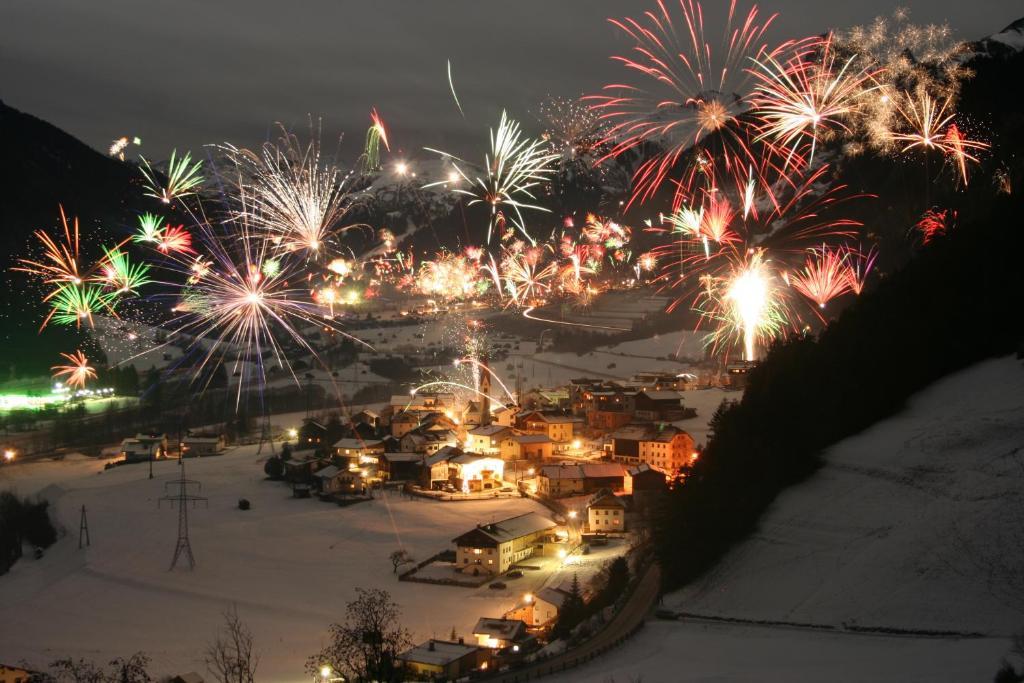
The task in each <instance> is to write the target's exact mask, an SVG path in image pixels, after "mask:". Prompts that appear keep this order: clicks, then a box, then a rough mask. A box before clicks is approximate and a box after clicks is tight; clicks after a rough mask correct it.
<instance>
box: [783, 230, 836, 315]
mask: <svg viewBox="0 0 1024 683" xmlns="http://www.w3.org/2000/svg"><path fill="white" fill-rule="evenodd" d="M847 253H848V252H847V251H846V250H844V249H829V248H828V247H826V246H825V245H824V244H823V245H821V248H820V249H817V250H814V251H813V253H812V254H811V255H808V257H807V261H806V263H805V264H804V267H803V269H801V270H798V271H796V272H793V273H790V274H789V281H790V284H791V285H792V286H793V289H795V290H796V291H798V292H800V293H801V294H803V295H804V296H805V297H807V298H808V299H810V300H811V301H813V302H814V303H816V304H818V308H825V305H826V304H827V303H828V302H829V301H831V300H832V299H835V298H838V297H840V296H842V295H843V294H846V293H847V292H849V291H850V290H851V273H850V266H849V265H848V264H847V263H846V258H847Z"/></svg>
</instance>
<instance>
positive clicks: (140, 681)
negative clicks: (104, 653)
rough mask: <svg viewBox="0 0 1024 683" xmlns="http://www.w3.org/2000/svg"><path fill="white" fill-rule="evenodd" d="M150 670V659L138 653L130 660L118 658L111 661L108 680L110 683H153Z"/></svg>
mask: <svg viewBox="0 0 1024 683" xmlns="http://www.w3.org/2000/svg"><path fill="white" fill-rule="evenodd" d="M148 669H149V657H147V656H146V655H144V654H142V653H141V652H136V653H135V654H133V655H132V656H131V657H129V658H128V659H125V658H124V657H118V658H117V659H112V660H110V671H109V672H108V673H107V680H108V681H110V683H152V680H153V679H152V678H150V676H149V671H148Z"/></svg>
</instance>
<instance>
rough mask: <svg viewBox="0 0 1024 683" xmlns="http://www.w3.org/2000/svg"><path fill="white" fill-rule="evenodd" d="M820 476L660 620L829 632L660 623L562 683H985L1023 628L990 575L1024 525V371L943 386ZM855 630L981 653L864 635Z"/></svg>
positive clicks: (679, 596) (982, 374)
mask: <svg viewBox="0 0 1024 683" xmlns="http://www.w3.org/2000/svg"><path fill="white" fill-rule="evenodd" d="M794 428H797V429H798V428H799V422H798V421H794ZM826 461H827V464H826V465H825V466H824V467H823V469H822V470H821V471H820V472H819V473H817V474H816V475H815V476H814V477H812V479H811V480H809V481H807V482H806V483H804V484H802V485H799V486H797V487H794V488H793V489H791V490H789V491H787V492H785V493H784V494H783V495H782V496H780V497H779V499H778V500H777V501H776V503H775V504H774V505H773V506H772V508H771V509H770V510H769V512H768V514H767V515H766V517H765V519H764V520H763V522H762V524H761V527H760V530H759V531H758V533H757V534H756V535H755V536H754V537H753V538H751V539H750V540H748V541H747V542H745V543H743V544H741V545H740V546H739V547H738V548H737V549H735V550H734V551H733V552H732V553H730V554H729V555H728V556H727V557H726V558H725V560H724V561H723V562H722V563H721V564H720V565H719V566H718V567H717V568H716V569H715V570H713V571H712V572H711V573H710V575H708V576H706V577H704V578H703V580H701V581H699V582H697V583H695V584H693V585H690V586H688V587H687V588H685V589H683V590H681V591H678V592H676V593H673V594H670V595H668V596H666V597H665V600H664V605H663V607H664V608H667V609H673V610H678V611H685V612H688V613H691V614H697V615H703V616H714V617H727V618H732V619H747V620H773V621H781V622H791V623H794V622H799V623H804V624H817V625H821V626H824V627H831V629H832V631H831V632H830V631H825V630H823V631H814V630H805V629H797V628H789V627H778V626H773V627H768V626H755V625H731V624H722V623H713V622H707V621H701V620H690V621H683V622H655V623H653V624H649V626H648V628H647V629H645V631H644V632H643V634H642V635H641V636H639V637H637V638H635V639H634V640H633V641H631V642H630V643H629V644H628V645H626V646H625V647H623V648H622V649H620V650H618V651H616V652H615V653H614V654H612V655H610V656H609V657H608V658H607V659H600V660H598V661H597V662H595V663H594V664H593V665H592V666H590V667H586V668H583V669H579V670H577V671H575V672H573V673H572V674H571V675H569V674H567V675H566V676H564V677H562V678H560V679H559V680H565V681H568V680H572V681H608V680H611V679H614V680H619V681H629V680H634V678H633V677H637V676H642V678H643V680H644V681H645V683H651V682H654V681H688V680H714V681H746V680H770V681H787V680H830V681H864V680H872V681H875V680H891V681H897V680H899V681H910V680H915V681H916V680H921V681H925V680H926V681H930V682H934V681H965V680H991V676H992V674H993V673H994V671H995V669H996V668H997V667H998V664H999V660H1000V658H1001V657H1003V656H1004V654H1005V653H1006V651H1007V650H1008V641H1007V639H1006V636H1007V635H1008V634H1011V633H1013V632H1015V631H1017V630H1019V629H1020V627H1021V623H1022V621H1024V615H1021V613H1020V612H1018V611H1015V610H1014V609H1013V608H1012V607H1011V606H1009V605H1007V604H1005V603H1004V602H1003V601H1002V600H1000V599H999V598H997V597H995V596H994V595H993V593H992V592H991V591H990V590H989V587H988V585H987V582H986V578H987V569H986V568H985V564H986V559H987V558H988V557H990V556H989V555H987V550H986V548H991V547H992V546H994V545H997V544H999V539H1000V538H1003V537H1004V533H1005V531H1004V530H1002V529H1001V528H1000V523H1001V522H1000V520H1003V521H1005V520H1006V517H1005V514H1004V513H1005V511H1006V510H1011V511H1012V510H1016V511H1018V515H1019V518H1020V521H1024V499H1022V498H1024V494H1022V490H1024V487H1022V484H1024V467H1022V464H1024V368H1022V367H1021V364H1020V362H1019V361H1016V360H1013V359H1009V358H1005V359H999V360H992V361H988V362H985V363H981V364H979V365H977V366H974V367H972V368H970V369H968V370H965V371H963V372H960V373H957V374H955V375H953V376H950V377H948V378H946V379H944V380H942V381H940V382H938V383H936V384H935V385H933V386H932V387H930V388H928V389H926V390H925V391H923V392H921V393H920V394H919V395H917V396H916V397H914V399H913V400H912V401H911V402H910V405H909V407H908V409H907V410H906V411H905V412H903V413H902V414H900V415H898V416H896V417H894V418H891V419H889V420H886V421H884V422H882V423H879V424H877V425H875V426H874V427H872V428H871V429H868V430H867V431H865V432H863V433H862V434H859V435H857V436H855V437H852V438H850V439H847V440H845V441H843V442H841V443H839V444H837V445H836V446H834V447H833V448H831V449H830V450H829V451H828V453H827V455H826ZM1003 529H1005V527H1003ZM999 545H1000V547H1001V548H1002V550H1003V552H1011V553H1012V552H1016V553H1018V554H1022V553H1024V550H1022V548H1020V547H1019V545H1018V546H1017V547H1010V548H1005V547H1004V546H1005V545H1006V544H999ZM1021 559H1022V558H1020V557H1018V558H1017V560H1018V561H1020V560H1021ZM1022 597H1024V596H1022ZM851 625H857V626H860V627H883V628H884V627H887V628H900V629H909V630H918V631H921V630H934V631H938V630H942V631H955V632H979V633H981V634H984V635H985V636H986V637H982V638H952V639H951V638H921V637H909V636H881V635H864V634H859V633H856V632H853V631H851V630H848V629H847V628H846V627H848V626H851Z"/></svg>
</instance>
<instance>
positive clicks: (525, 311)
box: [523, 306, 629, 332]
mask: <svg viewBox="0 0 1024 683" xmlns="http://www.w3.org/2000/svg"><path fill="white" fill-rule="evenodd" d="M535 308H536V306H530V307H528V308H524V309H523V317H524V318H526V319H527V320H535V321H537V322H542V323H552V324H553V325H566V326H568V327H590V328H593V329H598V330H615V331H616V332H629V328H628V327H611V326H610V325H591V324H588V323H574V322H570V321H568V320H554V319H552V318H539V317H537V316H535V315H533V311H534V309H535Z"/></svg>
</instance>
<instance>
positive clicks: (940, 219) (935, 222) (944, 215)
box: [914, 209, 956, 244]
mask: <svg viewBox="0 0 1024 683" xmlns="http://www.w3.org/2000/svg"><path fill="white" fill-rule="evenodd" d="M954 220H956V211H950V210H949V209H928V210H927V211H925V212H924V215H923V216H921V220H919V221H918V222H917V223H916V224H915V225H914V227H915V228H916V229H917V231H918V232H920V233H921V241H922V242H924V243H925V244H928V243H929V242H931V241H932V240H933V239H935V238H936V237H939V236H940V235H945V234H946V233H947V232H948V231H949V228H950V225H951V224H952V222H953V221H954Z"/></svg>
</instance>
